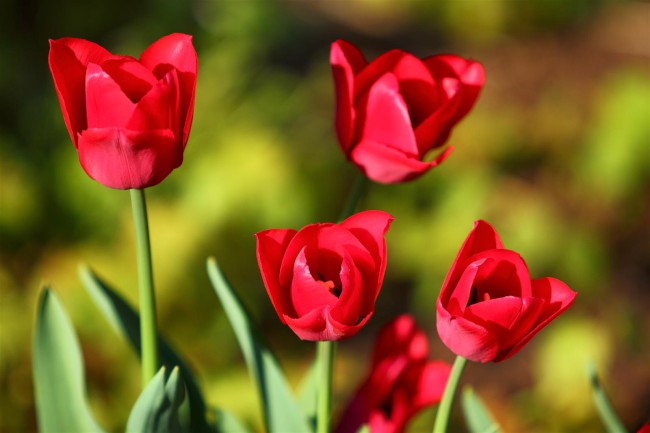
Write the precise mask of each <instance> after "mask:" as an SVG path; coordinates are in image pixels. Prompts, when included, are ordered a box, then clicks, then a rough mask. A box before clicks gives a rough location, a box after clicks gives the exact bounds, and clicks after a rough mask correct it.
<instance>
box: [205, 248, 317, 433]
mask: <svg viewBox="0 0 650 433" xmlns="http://www.w3.org/2000/svg"><path fill="white" fill-rule="evenodd" d="M208 275H209V276H210V281H212V285H213V287H214V290H215V292H216V294H217V296H218V297H219V299H220V300H221V304H222V305H223V308H224V311H225V312H226V315H227V316H228V319H229V320H230V324H231V325H232V327H233V330H234V331H235V335H236V336H237V340H238V341H239V345H240V347H241V350H242V353H243V355H244V359H245V361H246V364H247V365H248V371H249V372H250V374H251V375H252V377H253V379H254V381H255V383H256V385H257V388H258V392H259V394H260V398H261V400H262V405H263V410H264V422H265V424H266V431H268V432H310V431H311V428H310V427H309V424H308V423H307V421H306V419H305V417H304V416H303V415H302V412H301V410H300V406H299V405H298V403H297V402H296V399H295V397H294V395H293V393H292V391H291V388H290V387H289V384H288V382H287V380H286V378H285V376H284V374H283V373H282V370H281V369H280V367H279V365H278V363H277V361H276V359H275V357H274V356H273V353H271V351H270V350H269V349H268V348H267V347H266V345H265V344H264V343H263V342H262V341H261V338H260V337H259V334H258V332H257V331H256V330H255V329H254V327H253V324H252V323H251V320H250V318H249V315H248V313H247V312H246V310H245V309H244V307H243V305H242V302H241V300H240V299H239V298H238V297H237V295H236V294H235V293H234V291H233V290H232V288H231V287H230V284H229V283H228V282H227V281H226V279H225V278H224V276H223V274H222V273H221V270H220V269H219V267H218V266H217V262H216V261H215V260H214V259H213V258H210V259H208Z"/></svg>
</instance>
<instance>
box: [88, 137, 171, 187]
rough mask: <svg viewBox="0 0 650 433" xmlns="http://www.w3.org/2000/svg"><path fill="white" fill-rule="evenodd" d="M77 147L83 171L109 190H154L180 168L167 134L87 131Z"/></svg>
mask: <svg viewBox="0 0 650 433" xmlns="http://www.w3.org/2000/svg"><path fill="white" fill-rule="evenodd" d="M78 143H79V146H78V149H77V150H78V152H79V161H80V162H81V166H82V167H83V169H84V170H85V171H86V173H88V175H89V176H90V177H91V178H93V179H95V180H96V181H97V182H99V183H101V184H102V185H105V186H107V187H109V188H115V189H130V188H146V187H150V186H154V185H157V184H158V183H160V182H161V181H162V180H163V179H164V178H165V177H167V175H169V173H170V172H171V171H172V170H173V169H174V168H176V167H178V166H179V165H180V161H179V160H178V153H177V151H176V140H175V137H174V134H173V132H172V131H170V130H156V131H145V132H136V131H129V130H125V129H120V128H99V129H87V130H85V131H84V132H83V133H81V134H80V135H79V139H78Z"/></svg>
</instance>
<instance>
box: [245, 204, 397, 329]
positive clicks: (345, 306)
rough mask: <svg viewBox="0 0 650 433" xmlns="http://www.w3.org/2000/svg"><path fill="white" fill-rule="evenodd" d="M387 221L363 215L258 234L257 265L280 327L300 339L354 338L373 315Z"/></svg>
mask: <svg viewBox="0 0 650 433" xmlns="http://www.w3.org/2000/svg"><path fill="white" fill-rule="evenodd" d="M392 220H393V217H391V216H390V215H389V214H387V213H386V212H382V211H365V212H360V213H357V214H355V215H352V216H351V217H349V218H348V219H346V220H345V221H343V222H342V223H340V224H334V223H324V224H310V225H308V226H305V227H303V228H302V229H300V230H299V231H295V230H290V229H274V230H266V231H262V232H259V233H257V234H256V235H255V237H256V238H257V262H258V264H259V267H260V272H261V274H262V279H263V281H264V286H265V287H266V291H267V293H268V294H269V297H270V298H271V302H272V303H273V307H274V308H275V311H276V312H277V313H278V316H279V317H280V320H281V321H282V323H285V324H287V325H288V326H289V327H290V328H291V329H292V330H293V332H295V333H296V335H298V337H300V338H301V339H303V340H311V341H323V340H327V341H333V340H340V339H343V338H347V337H350V336H352V335H354V334H356V333H357V331H358V330H359V329H360V328H361V327H362V326H363V325H364V324H365V323H366V322H367V321H368V319H370V316H371V315H372V313H373V312H374V308H375V300H376V298H377V295H378V294H379V289H380V288H381V284H382V281H383V279H384V272H385V270H386V241H385V239H384V236H385V234H386V231H387V230H388V227H389V225H390V223H391V221H392Z"/></svg>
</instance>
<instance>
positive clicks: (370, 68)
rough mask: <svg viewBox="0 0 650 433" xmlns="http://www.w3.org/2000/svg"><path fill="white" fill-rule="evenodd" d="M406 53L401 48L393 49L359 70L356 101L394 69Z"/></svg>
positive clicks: (356, 83)
mask: <svg viewBox="0 0 650 433" xmlns="http://www.w3.org/2000/svg"><path fill="white" fill-rule="evenodd" d="M405 55H406V53H405V52H404V51H401V50H391V51H388V52H386V53H384V54H382V55H381V56H379V57H377V58H376V59H375V60H373V61H372V62H370V63H369V64H368V65H367V66H366V67H365V68H363V70H362V71H360V72H357V75H356V78H355V82H354V101H355V103H358V102H359V100H360V99H362V98H363V96H364V95H365V94H366V93H367V92H368V91H369V90H370V88H371V87H372V86H374V85H375V83H376V82H377V81H378V80H379V79H380V77H381V76H383V75H385V74H386V73H387V72H389V71H392V70H393V68H394V67H395V65H396V64H397V63H398V62H399V61H400V59H401V58H402V57H404V56H405Z"/></svg>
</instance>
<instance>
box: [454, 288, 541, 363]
mask: <svg viewBox="0 0 650 433" xmlns="http://www.w3.org/2000/svg"><path fill="white" fill-rule="evenodd" d="M543 307H544V301H542V300H541V299H537V298H519V297H516V296H505V297H503V298H497V299H492V300H489V301H485V302H478V303H476V304H473V305H470V306H469V307H467V309H466V310H465V313H464V314H463V317H464V318H465V319H467V320H470V321H472V322H474V323H477V324H479V325H481V326H483V327H484V328H486V329H489V330H490V332H491V333H492V334H493V335H494V336H495V337H496V338H497V339H498V340H499V353H501V352H502V351H506V350H509V349H510V347H511V346H512V345H514V344H516V343H517V342H518V341H519V340H520V339H521V338H522V337H524V336H525V335H526V334H527V333H528V332H529V331H530V328H531V326H532V325H533V324H534V323H535V321H536V320H537V318H538V317H539V314H540V312H541V311H542V308H543ZM497 356H498V355H497Z"/></svg>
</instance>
